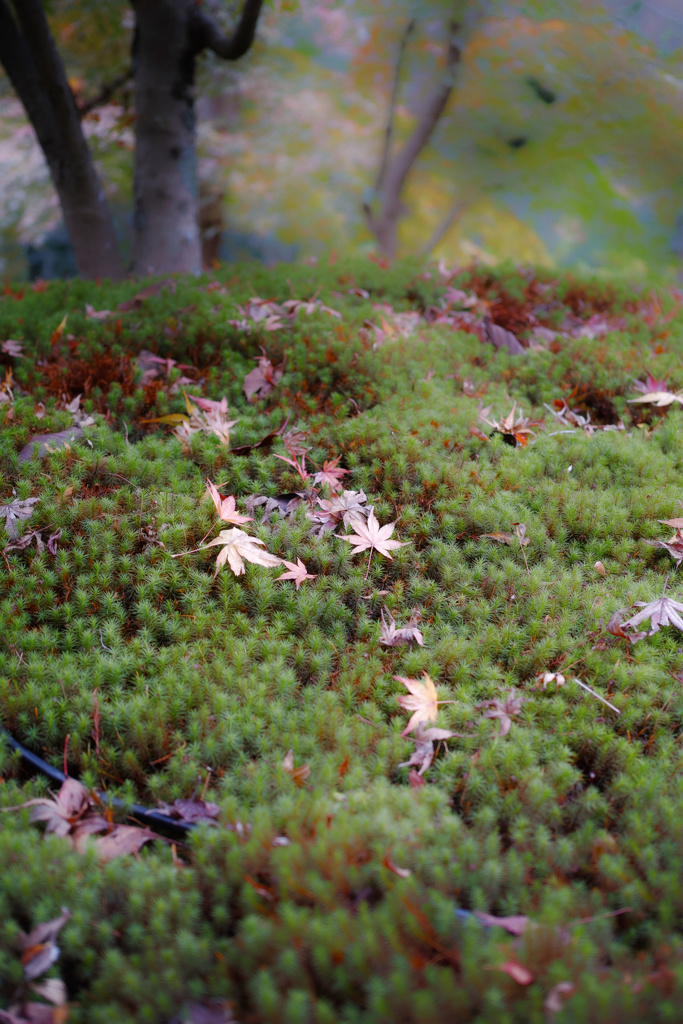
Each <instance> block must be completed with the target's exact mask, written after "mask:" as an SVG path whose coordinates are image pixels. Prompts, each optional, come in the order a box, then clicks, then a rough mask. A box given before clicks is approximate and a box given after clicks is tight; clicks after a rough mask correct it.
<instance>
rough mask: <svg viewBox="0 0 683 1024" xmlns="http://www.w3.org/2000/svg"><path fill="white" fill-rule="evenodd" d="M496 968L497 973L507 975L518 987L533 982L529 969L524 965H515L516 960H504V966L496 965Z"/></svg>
mask: <svg viewBox="0 0 683 1024" xmlns="http://www.w3.org/2000/svg"><path fill="white" fill-rule="evenodd" d="M497 967H498V970H499V971H505V973H506V974H509V975H510V977H511V978H512V979H513V981H516V982H517V984H518V985H530V984H531V983H532V981H533V980H534V975H533V974H532V973H531V971H530V970H529V968H528V967H525V966H524V964H520V963H517V961H516V960H506V961H505V963H504V964H498V965H497Z"/></svg>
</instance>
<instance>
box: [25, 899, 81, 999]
mask: <svg viewBox="0 0 683 1024" xmlns="http://www.w3.org/2000/svg"><path fill="white" fill-rule="evenodd" d="M70 917H71V911H70V910H67V909H66V907H62V912H61V914H60V915H59V917H55V918H53V920H52V921H46V922H45V923H44V924H39V925H36V927H35V928H33V929H32V930H31V931H30V932H28V934H24V933H22V934H21V935H20V937H19V948H20V949H21V951H22V956H21V962H22V964H23V967H24V977H25V978H26V979H27V980H28V981H33V980H34V979H35V978H39V977H40V975H41V974H44V973H45V971H47V970H49V968H50V967H52V964H53V963H55V961H56V960H57V959H58V958H59V946H57V944H56V942H55V940H56V938H57V936H58V935H59V933H60V931H61V930H62V928H63V927H64V925H65V924H66V922H67V921H68V920H69V918H70Z"/></svg>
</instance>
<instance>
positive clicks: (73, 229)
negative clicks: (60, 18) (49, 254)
mask: <svg viewBox="0 0 683 1024" xmlns="http://www.w3.org/2000/svg"><path fill="white" fill-rule="evenodd" d="M14 6H15V12H16V21H15V19H14V17H13V15H12V12H11V10H10V8H9V7H8V5H7V3H6V2H5V0H0V62H1V63H2V64H3V66H4V68H5V71H6V72H7V75H8V77H9V79H10V81H11V83H12V85H13V87H14V89H15V91H16V93H17V95H18V97H19V99H20V100H21V102H22V103H23V105H24V108H25V110H26V113H27V115H28V118H29V120H30V122H31V124H32V126H33V128H34V130H35V133H36V135H37V137H38V142H39V143H40V146H41V148H42V150H43V153H44V155H45V159H46V160H47V164H48V167H49V168H50V174H51V176H52V181H53V183H54V186H55V189H56V191H57V195H58V196H59V202H60V205H61V208H62V214H63V217H64V222H65V224H66V228H67V231H68V233H69V239H70V241H71V245H72V246H73V250H74V255H75V258H76V266H77V268H78V272H79V273H80V274H81V275H82V276H83V277H90V278H97V277H110V278H120V277H122V276H123V264H122V262H121V258H120V255H119V249H118V243H117V240H116V235H115V233H114V227H113V224H112V220H111V215H110V213H109V208H108V206H107V201H106V199H105V196H104V192H103V190H102V186H101V184H100V181H99V178H98V175H97V172H96V170H95V166H94V164H93V161H92V157H91V155H90V150H89V148H88V143H87V142H86V139H85V136H84V135H83V130H82V127H81V122H80V116H79V113H78V110H77V108H76V103H75V101H74V97H73V94H72V92H71V89H70V87H69V83H68V81H67V78H66V74H65V72H64V67H63V65H62V62H61V59H60V57H59V54H58V52H57V49H56V47H55V44H54V41H53V39H52V36H51V34H50V29H49V26H48V24H47V20H46V18H45V13H44V11H43V5H42V3H41V0H14Z"/></svg>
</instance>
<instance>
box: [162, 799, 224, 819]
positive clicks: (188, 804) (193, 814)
mask: <svg viewBox="0 0 683 1024" xmlns="http://www.w3.org/2000/svg"><path fill="white" fill-rule="evenodd" d="M220 810H221V809H220V807H219V806H218V804H212V803H209V802H207V801H205V800H180V799H178V800H174V801H173V803H172V804H164V803H160V804H159V811H160V812H161V814H165V815H166V816H167V817H168V818H173V819H174V820H176V821H182V822H183V823H184V824H186V825H189V824H195V823H196V822H208V823H209V824H213V825H216V824H217V822H216V818H217V817H218V815H219V814H220Z"/></svg>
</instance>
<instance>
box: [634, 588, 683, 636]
mask: <svg viewBox="0 0 683 1024" xmlns="http://www.w3.org/2000/svg"><path fill="white" fill-rule="evenodd" d="M636 608H642V609H643V610H642V611H641V612H638V613H637V614H636V615H633V616H632V617H631V618H630V619H626V621H625V622H622V623H621V627H622V629H624V630H626V629H635V628H636V626H639V625H640V624H641V622H646V621H647V619H650V627H651V628H650V630H649V631H648V632H647V633H645V634H644V635H645V636H653V635H654V634H655V633H658V632H659V630H660V629H661V627H662V626H675V627H676V629H680V630H681V631H683V618H681V616H682V615H683V604H682V603H681V602H680V601H675V600H674V599H673V598H672V597H666V596H664V595H662V597H659V598H657V600H656V601H647V602H646V601H636ZM630 638H631V640H635V636H634V635H633V634H630ZM638 638H639V639H640V636H639V637H638Z"/></svg>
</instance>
